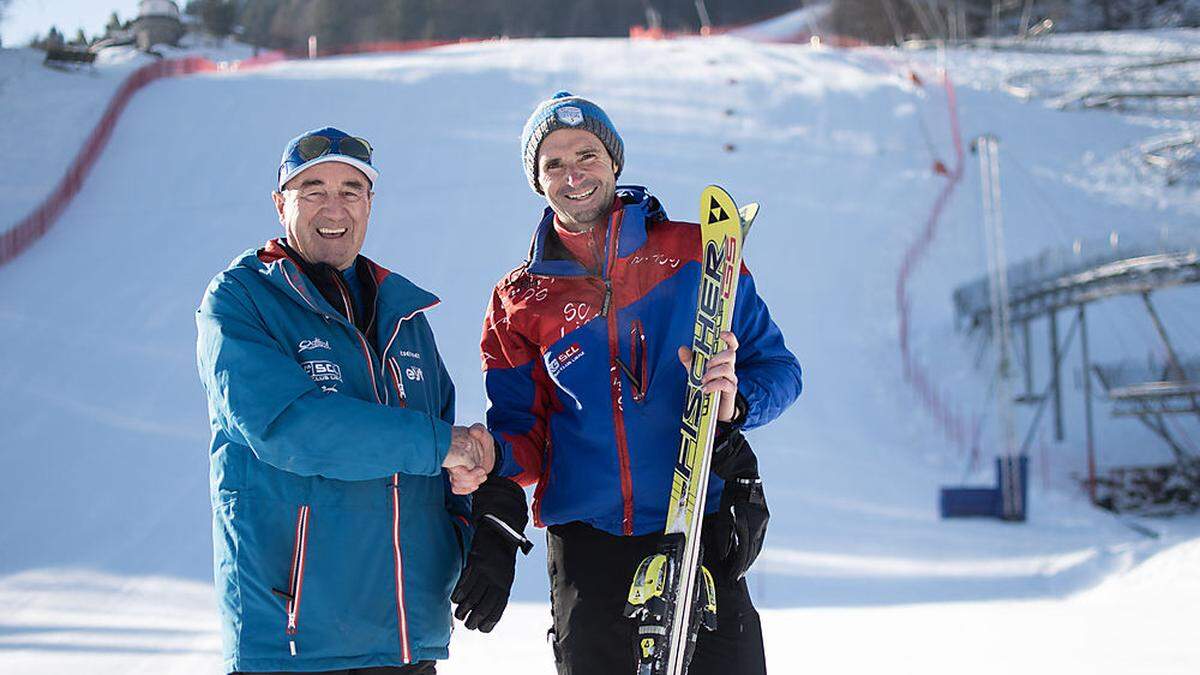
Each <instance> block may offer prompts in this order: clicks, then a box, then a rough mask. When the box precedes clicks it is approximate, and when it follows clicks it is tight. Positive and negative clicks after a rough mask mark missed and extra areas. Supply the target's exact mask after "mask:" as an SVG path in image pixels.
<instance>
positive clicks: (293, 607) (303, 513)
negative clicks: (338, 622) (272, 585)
mask: <svg viewBox="0 0 1200 675" xmlns="http://www.w3.org/2000/svg"><path fill="white" fill-rule="evenodd" d="M310 512H311V509H310V507H309V506H308V505H307V504H302V505H301V506H300V507H299V508H298V509H297V511H296V539H295V545H294V546H293V548H292V571H291V572H290V573H289V575H288V576H289V578H288V596H289V597H288V598H287V628H286V632H287V635H288V650H289V651H290V652H291V654H292V656H295V655H296V640H295V636H296V632H297V630H298V628H299V621H298V618H299V614H300V595H301V593H302V592H303V591H304V561H305V558H306V557H307V553H308V519H309V514H310Z"/></svg>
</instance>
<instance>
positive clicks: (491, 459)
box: [442, 424, 496, 495]
mask: <svg viewBox="0 0 1200 675" xmlns="http://www.w3.org/2000/svg"><path fill="white" fill-rule="evenodd" d="M495 463H496V446H495V440H494V439H493V438H492V433H491V432H490V431H488V430H487V427H485V426H483V425H482V424H472V425H471V426H469V427H454V428H453V429H451V432H450V451H449V452H447V453H446V459H444V460H442V467H443V468H445V469H448V470H449V471H450V488H451V490H452V491H453V492H454V494H456V495H469V494H471V493H472V492H474V491H475V490H477V489H479V486H480V485H483V482H484V481H486V480H487V476H488V473H490V472H491V470H492V467H493V466H494V465H495Z"/></svg>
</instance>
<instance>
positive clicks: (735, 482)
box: [705, 427, 771, 581]
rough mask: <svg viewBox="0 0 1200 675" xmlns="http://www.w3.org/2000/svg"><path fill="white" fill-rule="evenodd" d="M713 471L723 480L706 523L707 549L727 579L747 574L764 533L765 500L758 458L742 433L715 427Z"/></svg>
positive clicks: (735, 579) (766, 514)
mask: <svg viewBox="0 0 1200 675" xmlns="http://www.w3.org/2000/svg"><path fill="white" fill-rule="evenodd" d="M712 472H713V473H715V474H716V475H717V476H719V477H720V478H722V479H724V480H725V488H724V489H723V490H722V492H721V505H720V508H719V509H718V511H717V513H714V514H713V515H712V516H711V517H709V519H708V521H709V522H710V523H711V524H706V528H705V529H706V530H708V532H707V533H706V534H707V536H706V537H705V539H706V548H708V550H709V554H710V555H712V556H714V560H715V561H716V562H717V563H719V564H718V565H717V569H720V570H723V571H724V572H725V573H726V575H727V577H728V579H729V580H730V581H737V580H738V579H741V578H742V577H743V576H745V575H746V572H747V571H748V570H749V569H750V566H751V565H753V564H754V560H755V558H757V557H758V554H759V552H760V551H762V547H763V540H764V539H766V536H767V521H768V520H770V517H771V514H770V512H769V511H768V510H767V499H766V496H765V495H764V494H763V489H762V481H761V480H760V479H759V477H758V458H757V457H755V456H754V451H753V450H752V449H751V448H750V444H749V443H747V442H746V439H745V437H744V436H742V432H741V431H738V430H737V429H735V428H730V427H725V428H720V427H719V428H718V434H717V440H716V442H715V443H714V447H713V461H712Z"/></svg>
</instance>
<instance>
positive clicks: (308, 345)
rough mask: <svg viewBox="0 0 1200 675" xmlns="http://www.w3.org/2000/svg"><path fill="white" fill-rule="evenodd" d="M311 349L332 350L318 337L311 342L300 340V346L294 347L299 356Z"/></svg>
mask: <svg viewBox="0 0 1200 675" xmlns="http://www.w3.org/2000/svg"><path fill="white" fill-rule="evenodd" d="M313 349H328V350H332V349H333V348H332V347H330V346H329V343H328V342H326V341H325V340H322V339H321V338H319V337H315V338H312V339H311V340H301V341H300V344H298V345H296V351H297V352H298V353H300V354H303V353H304V352H307V351H310V350H313Z"/></svg>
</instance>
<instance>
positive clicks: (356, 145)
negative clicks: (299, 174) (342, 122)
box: [296, 134, 371, 164]
mask: <svg viewBox="0 0 1200 675" xmlns="http://www.w3.org/2000/svg"><path fill="white" fill-rule="evenodd" d="M331 153H332V154H337V155H346V156H347V157H353V158H354V159H357V160H358V161H360V162H365V163H367V164H370V163H371V144H370V143H368V142H367V139H365V138H359V137H357V136H343V137H341V138H329V137H328V136H318V135H316V134H313V135H312V136H305V137H304V138H301V139H300V141H299V142H298V143H296V154H297V155H299V156H300V160H301V161H303V162H308V161H310V160H314V159H316V158H318V157H321V156H323V155H328V154H331Z"/></svg>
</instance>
